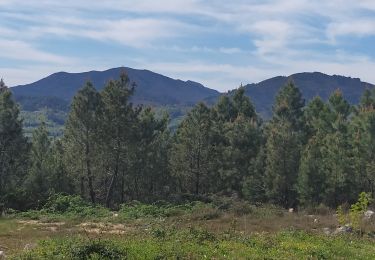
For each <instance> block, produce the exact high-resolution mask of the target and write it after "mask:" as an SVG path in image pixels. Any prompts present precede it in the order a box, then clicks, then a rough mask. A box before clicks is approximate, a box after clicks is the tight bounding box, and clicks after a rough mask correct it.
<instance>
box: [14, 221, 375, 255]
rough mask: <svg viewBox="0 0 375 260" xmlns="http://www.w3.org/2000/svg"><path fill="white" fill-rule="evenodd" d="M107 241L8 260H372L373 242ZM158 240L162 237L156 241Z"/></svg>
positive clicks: (63, 244) (301, 236) (53, 245)
mask: <svg viewBox="0 0 375 260" xmlns="http://www.w3.org/2000/svg"><path fill="white" fill-rule="evenodd" d="M158 234H159V235H156V236H155V235H152V236H138V237H137V236H130V237H124V238H121V239H117V238H112V239H111V240H97V239H95V240H87V239H84V238H64V239H52V240H46V241H42V242H40V243H39V245H38V247H36V248H35V249H32V250H30V251H26V252H22V253H20V254H19V255H17V256H15V257H13V259H29V260H32V259H38V260H39V259H51V260H53V259H150V260H151V259H206V258H207V259H373V258H374V256H375V250H374V247H373V242H372V241H369V240H365V239H359V238H357V239H356V238H353V237H351V238H346V237H341V236H339V237H327V236H322V235H316V234H308V233H305V232H301V231H286V232H280V233H277V234H266V233H261V234H254V235H252V236H250V237H249V236H245V235H239V234H235V235H234V236H226V235H225V234H223V235H219V236H217V235H213V234H211V233H210V232H208V231H207V230H204V229H199V228H190V229H188V230H182V231H179V232H169V231H160V232H158ZM160 234H163V235H160Z"/></svg>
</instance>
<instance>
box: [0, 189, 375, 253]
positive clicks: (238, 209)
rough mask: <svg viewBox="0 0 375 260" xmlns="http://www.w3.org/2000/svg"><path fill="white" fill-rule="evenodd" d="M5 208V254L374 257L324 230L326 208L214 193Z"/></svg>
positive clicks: (1, 239) (369, 242)
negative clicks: (288, 206) (186, 198)
mask: <svg viewBox="0 0 375 260" xmlns="http://www.w3.org/2000/svg"><path fill="white" fill-rule="evenodd" d="M319 209H320V208H319ZM10 212H11V214H10V215H8V216H7V217H6V218H0V250H4V251H5V252H6V254H7V255H8V256H10V259H375V247H374V246H373V244H374V242H375V240H374V239H372V238H370V235H368V234H366V235H364V236H359V235H358V234H356V233H353V234H347V235H345V236H335V235H329V236H327V235H324V234H323V228H327V227H328V228H330V230H331V231H332V230H334V229H335V228H336V227H337V226H338V223H337V218H336V216H334V215H333V213H332V212H331V211H330V210H327V209H324V210H315V211H314V212H316V214H315V215H312V216H311V214H310V213H308V212H298V213H289V212H288V211H287V210H285V209H282V208H279V207H275V206H272V205H257V206H255V205H251V204H249V203H248V202H245V201H239V200H233V199H230V198H221V197H213V198H212V199H211V201H210V203H203V202H184V203H181V204H171V203H167V202H163V201H159V202H155V203H154V204H149V205H147V204H142V203H140V202H137V201H133V202H131V203H127V204H124V205H122V206H121V208H120V210H119V211H116V212H112V211H110V210H108V209H106V208H103V207H100V206H95V205H92V204H90V203H88V202H86V201H84V200H82V199H81V198H80V197H78V196H67V195H61V194H57V195H54V196H52V197H51V198H50V199H49V200H48V202H47V203H46V205H45V206H44V207H43V208H42V209H41V210H39V211H36V210H34V211H28V212H23V213H17V212H12V211H10ZM318 212H321V214H319V213H318ZM316 219H317V220H318V221H315V220H316ZM367 224H368V230H369V231H371V230H373V229H374V227H375V223H374V222H369V223H367ZM28 244H29V245H32V248H33V249H28V250H25V249H24V248H25V245H28ZM27 247H28V246H27Z"/></svg>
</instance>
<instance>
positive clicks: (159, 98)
mask: <svg viewBox="0 0 375 260" xmlns="http://www.w3.org/2000/svg"><path fill="white" fill-rule="evenodd" d="M124 70H125V71H126V72H127V73H128V75H129V78H130V79H131V81H134V82H135V83H136V84H137V87H136V91H135V95H134V98H133V102H134V103H137V104H140V103H142V104H146V105H153V106H156V107H160V106H162V107H164V106H168V107H169V108H172V110H173V111H174V112H175V113H177V115H178V116H179V117H180V116H182V115H183V114H184V113H185V112H186V110H187V108H189V107H191V106H192V105H194V104H196V103H197V102H199V101H205V102H206V103H208V104H213V103H215V102H216V101H217V99H218V97H219V96H220V95H221V93H219V92H218V91H216V90H212V89H209V88H206V87H204V86H203V85H202V84H200V83H197V82H193V81H181V80H175V79H172V78H169V77H166V76H163V75H160V74H157V73H154V72H151V71H148V70H136V69H131V68H123V67H122V68H114V69H110V70H106V71H90V72H83V73H66V72H58V73H55V74H52V75H50V76H48V77H46V78H44V79H41V80H39V81H37V82H34V83H31V84H27V85H23V86H16V87H13V88H11V89H12V91H13V93H14V95H15V97H16V100H17V101H18V102H19V103H21V105H22V108H23V110H26V111H35V110H38V109H40V108H43V107H48V108H52V109H55V110H59V111H61V110H65V111H67V110H68V106H69V103H70V101H71V99H72V97H73V96H74V95H75V93H76V92H77V91H78V89H79V88H81V87H82V86H83V84H84V83H85V82H86V81H87V80H90V81H92V82H93V84H94V86H96V87H97V88H98V90H100V89H102V88H103V87H104V85H105V84H106V82H107V81H108V80H110V79H117V78H119V75H120V73H121V72H122V71H124ZM288 80H293V81H294V83H295V84H296V85H297V86H298V87H299V88H300V90H301V91H302V94H303V97H304V98H305V99H306V101H307V102H308V101H309V100H311V99H312V98H313V97H315V96H320V97H322V98H323V99H324V100H327V99H328V97H329V96H330V95H331V93H332V92H333V91H335V90H336V89H340V90H341V91H342V92H343V94H344V96H345V98H346V99H347V100H348V101H349V102H350V103H352V104H357V103H358V102H359V100H360V97H361V95H362V93H363V91H364V90H365V89H366V88H374V87H375V86H374V85H372V84H370V83H366V82H362V81H361V80H360V79H358V78H350V77H344V76H337V75H333V76H330V75H326V74H323V73H320V72H304V73H297V74H293V75H290V76H278V77H274V78H270V79H267V80H264V81H261V82H259V83H253V84H248V85H246V86H245V90H246V94H247V95H248V96H249V97H250V99H251V100H252V102H253V103H254V105H255V107H256V110H257V111H258V113H260V114H261V115H262V116H263V117H264V118H269V117H270V116H271V114H272V105H273V102H274V99H275V96H276V95H277V92H278V91H279V89H280V88H281V87H282V86H284V85H285V84H286V83H287V82H288ZM231 93H233V91H229V92H228V94H229V95H230V94H231ZM183 111H185V112H183Z"/></svg>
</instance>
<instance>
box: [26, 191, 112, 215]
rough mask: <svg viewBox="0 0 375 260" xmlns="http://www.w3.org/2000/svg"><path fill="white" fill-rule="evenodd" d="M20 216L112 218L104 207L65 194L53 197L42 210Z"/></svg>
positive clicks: (31, 211)
mask: <svg viewBox="0 0 375 260" xmlns="http://www.w3.org/2000/svg"><path fill="white" fill-rule="evenodd" d="M19 216H21V217H25V218H30V219H40V218H47V219H58V218H59V216H64V217H71V218H91V217H93V218H100V217H108V216H110V211H109V210H108V209H107V208H104V207H102V206H98V205H93V204H91V203H89V202H86V201H85V200H83V199H82V198H81V197H80V196H70V195H63V194H54V195H52V196H51V197H50V198H49V199H48V200H47V202H46V204H45V205H44V206H43V208H42V209H41V210H29V211H27V212H22V213H19Z"/></svg>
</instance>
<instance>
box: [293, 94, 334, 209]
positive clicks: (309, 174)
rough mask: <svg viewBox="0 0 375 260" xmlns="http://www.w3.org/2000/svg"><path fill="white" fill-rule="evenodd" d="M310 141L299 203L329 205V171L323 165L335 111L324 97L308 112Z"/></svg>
mask: <svg viewBox="0 0 375 260" xmlns="http://www.w3.org/2000/svg"><path fill="white" fill-rule="evenodd" d="M304 118H305V122H306V129H307V137H308V142H307V144H306V145H305V147H304V149H303V152H302V157H301V165H300V169H299V175H298V193H299V197H298V198H299V202H300V203H302V204H303V205H313V204H320V203H323V202H325V198H326V195H327V194H326V187H327V183H326V178H327V168H326V167H325V165H324V164H323V161H324V155H323V152H322V148H323V147H324V145H325V143H324V138H325V136H326V135H327V134H330V133H332V131H333V129H332V126H331V124H332V118H333V115H332V112H331V110H330V108H329V107H328V106H327V105H326V104H325V103H324V102H323V101H322V99H321V98H320V97H316V98H314V99H313V100H312V101H311V102H310V103H309V104H308V106H307V107H306V109H305V110H304Z"/></svg>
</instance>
